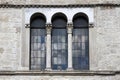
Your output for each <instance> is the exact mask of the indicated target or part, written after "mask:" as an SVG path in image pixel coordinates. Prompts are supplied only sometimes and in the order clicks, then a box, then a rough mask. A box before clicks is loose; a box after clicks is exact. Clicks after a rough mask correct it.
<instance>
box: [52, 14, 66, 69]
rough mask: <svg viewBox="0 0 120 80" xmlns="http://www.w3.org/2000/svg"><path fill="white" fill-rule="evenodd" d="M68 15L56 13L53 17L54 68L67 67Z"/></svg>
mask: <svg viewBox="0 0 120 80" xmlns="http://www.w3.org/2000/svg"><path fill="white" fill-rule="evenodd" d="M66 25H67V17H66V16H65V15H64V14H63V13H56V14H54V15H53V17H52V27H53V29H52V69H53V70H65V69H66V68H67V55H68V54H67V30H66Z"/></svg>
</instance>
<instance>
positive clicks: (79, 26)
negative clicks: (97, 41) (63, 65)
mask: <svg viewBox="0 0 120 80" xmlns="http://www.w3.org/2000/svg"><path fill="white" fill-rule="evenodd" d="M88 23H89V22H88V17H87V15H86V14H84V13H77V14H76V15H74V17H73V41H72V52H73V69H74V70H88V69H89V40H88V39H89V28H88Z"/></svg>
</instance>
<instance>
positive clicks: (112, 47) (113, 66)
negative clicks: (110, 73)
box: [0, 7, 120, 70]
mask: <svg viewBox="0 0 120 80" xmlns="http://www.w3.org/2000/svg"><path fill="white" fill-rule="evenodd" d="M23 13H24V10H23V9H13V8H9V9H6V8H1V9H0V70H20V67H21V66H22V65H21V62H23V61H22V60H23V58H22V50H21V49H22V45H23V43H22V40H23V39H22V38H23V35H24V34H26V33H25V32H22V28H24V29H25V26H24V18H25V17H24V16H23ZM119 13H120V8H100V7H96V8H94V14H95V15H94V18H95V22H94V24H95V27H94V28H91V29H92V30H93V31H94V35H93V37H94V38H93V39H94V44H95V46H94V53H92V54H93V55H92V56H91V57H90V59H92V60H90V61H91V64H90V70H120V54H119V52H120V27H119V26H120V23H119V21H120V16H119ZM22 34H23V35H22ZM24 39H25V36H24ZM24 41H25V40H24Z"/></svg>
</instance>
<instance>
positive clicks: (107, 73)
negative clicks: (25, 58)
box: [0, 70, 120, 76]
mask: <svg viewBox="0 0 120 80" xmlns="http://www.w3.org/2000/svg"><path fill="white" fill-rule="evenodd" d="M3 75H5V76H9V75H21V76H22V75H24V76H25V75H26V76H27V75H28V76H29V75H30V76H31V75H35V76H40V75H44V76H58V75H64V76H69V75H70V76H95V75H96V76H97V75H100V76H111V75H120V71H31V70H30V71H0V76H3Z"/></svg>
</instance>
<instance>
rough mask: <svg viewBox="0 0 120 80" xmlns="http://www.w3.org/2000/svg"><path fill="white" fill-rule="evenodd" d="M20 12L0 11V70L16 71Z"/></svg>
mask: <svg viewBox="0 0 120 80" xmlns="http://www.w3.org/2000/svg"><path fill="white" fill-rule="evenodd" d="M21 27H22V11H21V10H18V9H2V8H1V9H0V70H16V69H17V66H18V64H19V59H20V49H21V48H20V45H21V39H20V33H21Z"/></svg>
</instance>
